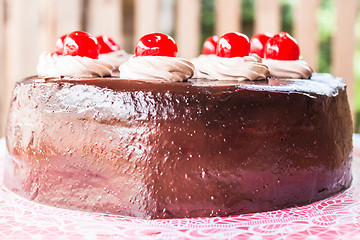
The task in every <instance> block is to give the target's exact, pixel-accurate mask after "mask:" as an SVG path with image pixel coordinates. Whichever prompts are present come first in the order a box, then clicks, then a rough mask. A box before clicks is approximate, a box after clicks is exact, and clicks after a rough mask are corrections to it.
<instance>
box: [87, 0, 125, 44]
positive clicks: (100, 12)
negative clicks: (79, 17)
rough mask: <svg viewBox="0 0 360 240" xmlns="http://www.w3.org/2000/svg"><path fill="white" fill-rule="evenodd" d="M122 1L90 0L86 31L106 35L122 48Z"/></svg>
mask: <svg viewBox="0 0 360 240" xmlns="http://www.w3.org/2000/svg"><path fill="white" fill-rule="evenodd" d="M121 13H122V0H90V1H89V12H88V14H87V21H86V22H87V26H86V30H87V31H88V32H89V33H91V34H93V35H99V34H106V35H109V36H110V37H112V38H114V40H116V41H117V42H119V43H120V45H121V46H122V45H123V44H122V43H123V29H122V17H121V16H122V14H121Z"/></svg>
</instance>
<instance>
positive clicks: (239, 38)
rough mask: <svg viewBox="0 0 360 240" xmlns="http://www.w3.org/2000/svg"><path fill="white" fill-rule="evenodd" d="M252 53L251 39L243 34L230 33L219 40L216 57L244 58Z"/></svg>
mask: <svg viewBox="0 0 360 240" xmlns="http://www.w3.org/2000/svg"><path fill="white" fill-rule="evenodd" d="M249 52H250V43H249V38H248V37H247V36H246V35H245V34H242V33H238V32H229V33H226V34H224V35H222V36H221V37H220V38H219V42H218V44H217V47H216V55H217V56H219V57H226V58H232V57H244V56H248V55H249Z"/></svg>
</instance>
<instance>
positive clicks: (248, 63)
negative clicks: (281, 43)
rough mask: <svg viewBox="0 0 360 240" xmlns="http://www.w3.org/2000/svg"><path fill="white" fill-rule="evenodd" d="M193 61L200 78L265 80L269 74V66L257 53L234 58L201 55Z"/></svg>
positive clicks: (197, 75)
mask: <svg viewBox="0 0 360 240" xmlns="http://www.w3.org/2000/svg"><path fill="white" fill-rule="evenodd" d="M193 63H194V65H195V70H196V74H195V75H196V77H198V78H207V79H216V80H238V81H243V80H263V79H266V77H267V76H268V75H269V70H268V68H267V66H266V65H265V64H263V63H262V59H261V58H260V57H258V56H257V55H255V54H253V55H250V56H245V57H233V58H223V57H217V56H216V55H207V56H200V57H199V58H197V59H194V60H193Z"/></svg>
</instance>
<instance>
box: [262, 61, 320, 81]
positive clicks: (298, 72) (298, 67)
mask: <svg viewBox="0 0 360 240" xmlns="http://www.w3.org/2000/svg"><path fill="white" fill-rule="evenodd" d="M263 63H264V64H266V66H267V67H268V68H269V71H270V76H271V77H275V78H299V79H308V78H310V77H311V75H312V73H313V70H312V69H311V67H310V66H309V64H308V63H307V62H305V61H304V60H296V61H285V60H273V59H263Z"/></svg>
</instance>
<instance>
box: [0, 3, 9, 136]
mask: <svg viewBox="0 0 360 240" xmlns="http://www.w3.org/2000/svg"><path fill="white" fill-rule="evenodd" d="M4 4H5V1H4V0H0V117H1V118H0V136H4V127H5V119H6V118H5V116H4V115H5V114H6V112H5V109H7V106H6V105H7V102H8V101H7V99H6V89H5V74H4V70H5V68H4V37H5V36H4V31H5V29H4V21H3V20H4V18H5V16H4V13H5V9H4V7H5V5H4Z"/></svg>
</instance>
